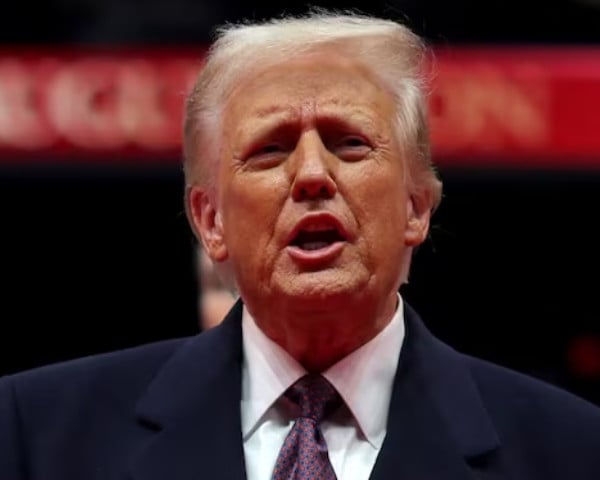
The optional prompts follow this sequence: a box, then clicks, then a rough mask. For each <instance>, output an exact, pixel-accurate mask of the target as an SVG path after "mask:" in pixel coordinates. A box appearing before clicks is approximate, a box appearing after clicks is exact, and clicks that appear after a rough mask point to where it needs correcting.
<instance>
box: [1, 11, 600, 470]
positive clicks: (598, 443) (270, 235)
mask: <svg viewBox="0 0 600 480" xmlns="http://www.w3.org/2000/svg"><path fill="white" fill-rule="evenodd" d="M424 54H425V52H424V49H423V47H422V45H421V42H420V41H419V39H418V38H417V37H416V36H415V35H413V34H412V33H411V32H410V31H409V30H408V29H406V28H405V27H403V26H400V25H398V24H396V23H393V22H388V21H382V20H377V19H371V18H363V17H355V16H335V15H313V16H310V17H307V18H303V19H288V20H277V21H273V22H269V23H267V24H263V25H255V26H242V27H233V28H230V29H228V30H225V31H223V32H221V36H220V38H219V40H218V41H217V42H216V44H215V45H214V46H213V49H212V50H211V52H210V55H209V58H208V61H207V63H206V64H205V66H204V69H203V71H202V73H201V74H200V77H199V78H198V81H197V83H196V85H195V87H194V90H193V92H192V94H191V95H190V98H189V101H188V105H187V118H186V129H185V153H186V157H185V158H186V163H185V171H186V179H187V182H188V188H187V195H186V206H187V210H188V214H189V218H190V221H191V224H192V226H193V228H194V230H195V232H196V234H197V236H198V237H199V239H200V240H201V241H202V243H203V246H204V248H205V250H206V252H207V253H208V255H209V256H210V258H211V260H212V261H213V262H214V263H215V267H216V268H217V269H218V270H219V271H220V273H221V275H222V276H223V278H224V279H225V280H226V281H230V282H233V284H234V286H235V288H236V289H237V291H238V292H239V293H240V296H241V301H240V302H238V303H237V304H236V305H235V306H234V308H233V309H232V311H231V312H230V313H229V314H228V316H227V318H226V319H225V321H224V322H223V323H222V324H221V325H220V326H218V327H216V328H214V329H212V330H210V331H208V332H206V333H204V334H202V335H199V336H198V337H196V338H191V339H187V340H174V341H168V342H164V343H159V344H154V345H150V346H145V347H140V348H136V349H131V350H127V351H124V352H118V353H114V354H109V355H103V356H100V357H92V358H88V359H84V360H79V361H75V362H70V363H67V364H62V365H57V366H52V367H46V368H43V369H39V370H35V371H32V372H26V373H23V374H20V375H16V376H13V377H8V378H5V379H3V380H2V382H1V383H0V425H1V427H2V428H0V452H2V454H1V455H0V478H2V479H3V480H4V479H7V480H24V479H28V480H58V479H60V480H74V479H85V480H91V479H117V478H119V479H122V478H133V479H136V480H158V479H166V478H169V479H171V478H172V479H178V480H192V479H196V480H197V479H201V478H205V479H211V480H212V479H221V478H222V479H225V478H228V479H241V478H248V479H249V480H260V479H275V480H279V479H292V478H293V479H309V478H310V479H313V478H323V479H334V478H337V479H340V480H346V479H356V480H361V479H367V478H372V479H395V478H398V479H411V480H419V479H427V480H431V479H456V480H458V479H473V478H488V479H492V478H493V479H544V480H547V479H590V480H591V479H597V478H600V459H599V458H598V452H600V412H599V411H598V409H596V408H595V407H593V406H592V405H590V404H587V403H586V402H584V401H582V400H579V399H577V398H575V397H573V396H571V395H569V394H567V393H564V392H561V391H559V390H557V389H555V388H553V387H550V386H547V385H544V384H542V383H540V382H537V381H535V380H532V379H529V378H526V377H524V376H521V375H519V374H516V373H512V372H509V371H507V370H504V369H502V368H500V367H496V366H493V365H490V364H487V363H485V362H482V361H479V360H476V359H473V358H470V357H467V356H464V355H461V354H459V353H457V352H455V351H453V350H452V349H451V348H450V347H448V346H446V345H444V344H442V343H441V342H439V341H438V340H436V339H435V338H433V337H432V336H431V335H430V334H429V333H428V332H427V330H426V329H425V327H424V326H423V324H422V322H421V320H420V319H419V317H418V315H417V314H416V313H415V312H414V311H413V310H412V309H411V308H410V307H409V306H408V305H406V304H404V303H403V302H402V300H401V298H400V297H399V295H398V294H397V291H398V288H399V287H400V285H401V283H402V282H403V281H405V280H406V277H407V274H408V267H409V263H410V258H411V253H412V249H413V248H414V247H416V246H418V245H419V244H420V243H421V242H422V241H423V240H424V239H425V237H426V235H427V232H428V227H429V219H430V215H431V212H432V211H433V209H434V208H435V207H436V206H437V204H438V202H439V200H440V196H441V184H440V183H439V181H438V180H437V178H436V176H435V173H434V171H433V170H432V167H431V165H430V157H429V146H428V143H427V127H426V120H425V113H424V110H425V107H424V103H425V102H424V98H423V81H422V78H421V65H420V64H421V62H422V60H423V58H424Z"/></svg>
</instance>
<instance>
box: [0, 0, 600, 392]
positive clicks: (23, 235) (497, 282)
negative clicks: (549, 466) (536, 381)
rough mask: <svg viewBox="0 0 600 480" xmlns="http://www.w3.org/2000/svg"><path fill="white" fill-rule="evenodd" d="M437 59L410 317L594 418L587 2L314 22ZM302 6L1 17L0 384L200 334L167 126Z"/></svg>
mask: <svg viewBox="0 0 600 480" xmlns="http://www.w3.org/2000/svg"><path fill="white" fill-rule="evenodd" d="M314 5H318V6H322V7H328V8H337V9H358V10H360V11H362V12H365V13H370V14H376V15H379V16H383V17H388V18H393V19H395V20H403V21H404V22H406V23H407V24H408V25H410V26H411V27H412V28H413V29H414V30H416V31H417V32H418V33H420V34H421V35H423V36H425V37H426V38H427V40H428V41H429V42H430V43H431V45H432V46H433V48H434V51H435V60H434V62H433V65H432V67H433V71H434V81H433V84H432V95H431V104H430V109H431V122H432V139H433V144H434V154H435V161H436V163H437V164H438V165H439V170H440V175H441V177H442V179H443V181H444V190H445V198H444V200H443V202H442V206H441V207H440V209H439V211H438V212H437V213H436V216H435V218H434V225H433V228H432V232H431V237H430V239H429V241H428V242H427V243H426V244H425V245H424V246H422V248H421V249H420V251H419V252H418V253H417V256H416V259H415V262H414V264H413V272H412V276H411V281H410V284H409V285H407V286H406V288H405V289H404V291H403V293H404V296H405V298H407V299H408V301H409V302H411V303H412V304H413V306H414V307H416V309H417V310H418V311H420V313H421V314H422V316H423V317H424V319H425V321H426V323H427V324H428V326H429V327H430V328H431V330H433V332H434V333H435V334H437V335H438V336H439V337H441V338H442V339H444V340H445V341H447V342H449V343H450V344H452V345H453V346H455V347H456V348H457V349H459V350H462V351H464V352H467V353H470V354H473V355H476V356H479V357H482V358H486V359H488V360H491V361H494V362H497V363H500V364H502V365H506V366H508V367H510V368H514V369H517V370H520V371H522V372H526V373H528V374H531V375H535V376H538V377H540V378H543V379H545V380H547V381H550V382H552V383H555V384H557V385H559V386H561V387H563V388H566V389H568V390H570V391H572V392H574V393H576V394H578V395H580V396H582V397H584V398H587V399H589V400H590V401H593V402H596V403H598V404H600V302H599V301H598V298H597V297H596V295H599V292H598V290H599V286H600V282H599V280H598V272H599V271H600V253H599V248H598V245H599V244H600V233H599V232H598V229H597V225H596V224H597V223H598V221H599V220H600V215H599V213H598V211H599V210H600V209H599V207H600V116H599V115H600V113H599V112H600V0H562V1H559V0H554V1H552V0H546V1H541V0H521V1H518V2H517V1H516V0H502V1H493V0H489V1H487V2H481V1H475V0H458V1H454V2H447V1H442V0H424V1H423V0H419V1H417V0H387V1H378V0H370V1H368V2H367V1H355V2H317V3H315V4H314ZM306 10H307V6H306V4H304V3H301V2H296V1H287V2H279V3H269V2H264V1H254V2H242V1H230V0H221V1H219V2H207V1H202V0H169V1H167V0H145V1H143V2H142V1H139V0H102V1H99V0H52V1H46V2H43V3H42V2H40V3H33V2H31V1H20V2H14V1H11V2H5V4H4V5H3V7H2V15H1V16H0V205H1V206H0V209H1V213H2V215H1V220H0V221H1V223H0V229H1V235H0V239H1V240H0V272H1V280H2V285H3V286H2V289H1V290H0V292H1V294H0V375H1V374H6V373H10V372H15V371H18V370H23V369H27V368H31V367H35V366H38V365H41V364H47V363H51V362H56V361H60V360H65V359H69V358H73V357H78V356H82V355H88V354H93V353H98V352H104V351H108V350H113V349H118V348H124V347H128V346H133V345H137V344H141V343H145V342H149V341H153V340H158V339H162V338H168V337H175V336H182V335H190V334H194V333H196V332H197V331H198V330H199V328H202V327H201V325H202V318H201V314H200V309H199V304H201V301H199V299H200V298H201V297H200V295H201V293H202V292H203V291H206V292H208V291H209V290H210V289H214V288H215V285H214V281H213V279H211V278H210V276H209V275H208V276H203V277H202V278H203V279H204V280H202V279H201V276H200V275H199V272H200V271H201V270H202V260H201V258H200V257H199V255H198V252H197V250H196V245H195V242H194V240H193V237H192V234H191V232H190V230H189V228H188V226H187V223H186V219H185V215H184V212H183V202H182V196H183V176H182V171H181V165H180V163H181V162H180V152H179V145H180V143H179V142H180V140H179V129H180V118H181V105H182V102H183V98H184V95H185V92H186V91H187V89H188V88H189V85H190V82H191V81H192V80H193V78H194V75H195V74H196V72H197V71H198V70H199V68H201V65H202V55H203V52H204V50H205V48H206V47H207V45H208V44H209V42H210V40H211V38H212V33H213V29H214V27H215V25H218V24H221V23H224V22H235V21H238V20H241V19H244V18H249V19H262V18H265V17H270V16H273V15H280V14H283V13H302V12H305V11H306Z"/></svg>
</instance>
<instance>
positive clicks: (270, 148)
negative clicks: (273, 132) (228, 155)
mask: <svg viewBox="0 0 600 480" xmlns="http://www.w3.org/2000/svg"><path fill="white" fill-rule="evenodd" d="M278 152H283V147H282V146H281V145H278V144H276V143H272V144H269V145H264V146H262V147H260V148H259V149H258V150H256V151H255V152H254V153H253V155H270V154H272V153H278Z"/></svg>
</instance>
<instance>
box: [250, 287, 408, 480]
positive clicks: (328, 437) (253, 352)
mask: <svg viewBox="0 0 600 480" xmlns="http://www.w3.org/2000/svg"><path fill="white" fill-rule="evenodd" d="M399 297H400V296H399ZM398 300H399V301H398V307H397V309H396V313H395V314H394V317H393V318H392V320H391V322H390V323H389V324H388V325H387V326H386V327H385V328H384V329H383V330H382V331H381V332H380V333H379V334H378V335H377V336H376V337H375V338H373V339H372V340H370V341H369V342H368V343H366V344H364V345H363V346H361V347H360V348H358V349H357V350H355V351H354V352H352V353H351V354H350V355H348V356H346V357H345V358H343V359H342V360H340V361H339V362H337V363H336V364H335V365H333V366H331V367H330V368H329V369H327V370H326V371H325V372H323V376H325V378H327V380H329V382H330V383H331V384H332V385H333V386H334V387H335V389H336V390H337V391H338V393H339V394H340V396H341V397H342V399H343V400H344V403H345V406H344V407H342V408H340V409H339V410H338V411H337V412H336V413H335V414H334V415H332V416H331V417H330V418H328V419H327V420H324V421H323V423H322V425H321V430H322V432H323V436H324V437H325V441H326V442H327V448H328V451H329V459H330V461H331V464H332V466H333V470H334V471H335V474H336V476H337V478H338V480H367V479H368V478H369V476H370V474H371V471H372V470H373V466H374V465H375V460H376V459H377V454H378V453H379V450H380V449H381V445H382V444H383V440H384V438H385V434H386V426H387V418H388V411H389V405H390V399H391V395H392V386H393V382H394V376H395V374H396V368H397V366H398V357H399V356H400V349H401V348H402V342H403V340H404V316H403V313H404V312H403V305H402V299H401V298H399V299H398ZM242 330H243V342H244V359H243V365H242V401H241V416H242V434H243V439H244V456H245V461H246V473H247V478H248V480H269V479H270V478H271V475H272V472H273V469H274V467H275V462H276V460H277V456H278V455H279V450H280V449H281V446H282V445H283V442H284V440H285V438H286V436H287V434H288V433H289V431H290V430H291V428H292V426H293V424H294V420H295V419H294V418H292V416H291V415H290V412H288V411H287V410H286V408H285V405H284V402H281V401H280V397H281V396H282V395H283V393H284V392H285V391H286V390H287V389H288V388H289V387H290V386H291V385H292V384H294V383H295V382H296V381H297V380H298V379H299V378H301V377H302V376H304V375H305V374H306V373H307V372H306V370H305V369H304V368H303V367H302V366H301V365H300V364H299V363H298V362H297V361H296V360H295V359H293V358H292V357H291V356H290V355H289V354H288V353H287V352H286V351H285V350H283V348H281V347H280V346H279V345H278V344H276V343H275V342H273V341H272V340H271V339H269V338H268V337H267V336H266V335H265V334H264V333H263V332H262V330H260V329H259V328H258V326H257V325H256V323H255V322H254V319H253V318H252V317H251V316H250V314H249V313H248V311H247V310H246V308H244V313H243V317H242Z"/></svg>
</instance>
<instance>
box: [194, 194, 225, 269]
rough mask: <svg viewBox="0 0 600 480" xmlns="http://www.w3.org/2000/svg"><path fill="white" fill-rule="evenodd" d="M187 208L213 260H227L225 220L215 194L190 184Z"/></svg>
mask: <svg viewBox="0 0 600 480" xmlns="http://www.w3.org/2000/svg"><path fill="white" fill-rule="evenodd" d="M186 210H187V215H188V219H189V222H190V225H191V226H192V228H193V229H194V233H195V234H196V237H198V240H200V241H201V242H202V244H203V245H204V249H205V250H206V253H207V254H208V256H209V257H210V258H211V260H213V261H214V262H223V261H225V260H227V257H228V252H227V246H226V245H225V235H224V229H223V220H222V218H221V213H220V212H219V210H218V209H217V207H216V200H215V196H214V195H210V194H209V192H208V191H207V190H206V189H204V188H202V187H200V186H198V185H193V186H189V187H188V188H187V191H186Z"/></svg>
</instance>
